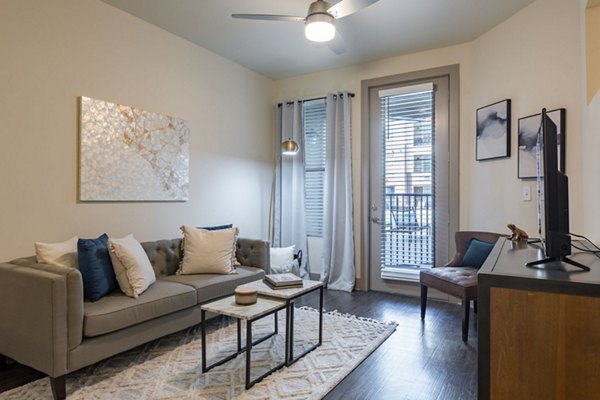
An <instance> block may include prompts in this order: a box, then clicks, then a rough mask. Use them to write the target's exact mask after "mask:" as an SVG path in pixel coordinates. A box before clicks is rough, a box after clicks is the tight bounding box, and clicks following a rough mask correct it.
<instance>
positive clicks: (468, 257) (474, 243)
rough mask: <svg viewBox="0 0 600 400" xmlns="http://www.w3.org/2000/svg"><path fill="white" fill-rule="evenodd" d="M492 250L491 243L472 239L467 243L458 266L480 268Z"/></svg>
mask: <svg viewBox="0 0 600 400" xmlns="http://www.w3.org/2000/svg"><path fill="white" fill-rule="evenodd" d="M493 248H494V244H493V243H487V242H482V241H481V240H477V239H475V238H472V239H471V240H470V241H469V246H467V251H465V255H464V257H463V259H462V261H461V263H460V264H461V265H462V266H463V267H474V268H481V266H482V265H483V263H484V262H485V260H486V259H487V258H488V256H489V255H490V252H491V251H492V249H493Z"/></svg>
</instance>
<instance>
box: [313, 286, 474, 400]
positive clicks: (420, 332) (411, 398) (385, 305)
mask: <svg viewBox="0 0 600 400" xmlns="http://www.w3.org/2000/svg"><path fill="white" fill-rule="evenodd" d="M324 303H325V305H324V306H325V309H326V310H338V311H339V312H343V313H350V314H354V315H357V316H361V317H369V318H374V319H377V320H380V321H396V322H397V323H398V327H397V328H396V331H395V332H394V333H393V334H392V335H391V336H390V337H389V338H388V339H387V340H386V341H385V342H384V343H383V344H382V345H381V346H380V347H379V348H378V349H377V350H375V352H373V354H371V355H370V356H369V357H368V358H367V359H366V360H365V361H364V362H363V363H362V364H360V365H359V366H358V367H357V368H356V369H355V370H354V371H352V373H351V374H350V375H348V376H347V377H346V379H344V380H343V381H342V382H341V383H340V384H339V385H338V386H336V387H335V388H334V389H333V390H332V391H331V392H330V393H329V394H328V395H327V396H326V397H325V399H326V400H334V399H343V400H349V399H377V400H387V399H390V400H401V399H407V400H437V399H439V400H446V399H447V400H459V399H464V400H470V399H476V398H477V331H476V329H475V323H474V322H472V323H471V326H470V330H469V341H468V343H466V344H465V343H463V341H462V336H461V317H462V308H461V306H460V305H458V304H450V303H445V302H438V301H431V300H430V301H429V302H428V304H427V313H426V316H425V322H424V323H422V322H421V316H420V312H421V308H420V301H419V299H418V298H415V297H407V296H400V295H393V294H387V293H380V292H354V293H345V292H339V291H329V292H327V293H326V296H325V301H324ZM303 305H310V306H312V307H317V306H318V302H317V301H316V299H310V301H309V302H306V303H303ZM473 320H476V318H471V321H473Z"/></svg>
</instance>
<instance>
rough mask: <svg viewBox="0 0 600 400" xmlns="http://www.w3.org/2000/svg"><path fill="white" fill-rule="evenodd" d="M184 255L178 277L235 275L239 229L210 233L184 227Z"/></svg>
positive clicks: (204, 230)
mask: <svg viewBox="0 0 600 400" xmlns="http://www.w3.org/2000/svg"><path fill="white" fill-rule="evenodd" d="M181 230H182V231H183V238H184V241H185V242H184V243H185V244H184V246H185V247H184V249H185V252H184V255H183V260H182V261H181V265H180V266H179V270H178V271H177V275H188V274H235V273H236V271H235V268H234V267H233V257H234V250H235V244H236V240H237V235H238V232H239V230H238V228H230V229H220V230H218V231H209V230H206V229H194V228H191V227H189V226H185V225H184V226H182V227H181Z"/></svg>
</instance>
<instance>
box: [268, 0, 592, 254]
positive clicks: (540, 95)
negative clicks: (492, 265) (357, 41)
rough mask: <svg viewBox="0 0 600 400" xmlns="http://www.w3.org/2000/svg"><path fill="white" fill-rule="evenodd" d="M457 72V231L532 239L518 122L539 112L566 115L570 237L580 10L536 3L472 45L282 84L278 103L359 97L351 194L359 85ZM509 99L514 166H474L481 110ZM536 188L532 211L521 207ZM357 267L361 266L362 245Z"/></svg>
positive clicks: (545, 0) (577, 219)
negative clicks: (347, 94) (515, 229)
mask: <svg viewBox="0 0 600 400" xmlns="http://www.w3.org/2000/svg"><path fill="white" fill-rule="evenodd" d="M451 64H460V228H461V229H482V230H491V231H498V232H508V230H507V229H506V224H507V223H515V224H517V225H519V226H522V227H523V228H524V229H526V230H527V231H529V232H531V233H532V234H535V231H536V230H537V228H536V226H537V224H536V208H535V204H536V203H535V199H536V197H535V194H534V192H535V181H519V180H518V179H517V121H518V118H520V117H523V116H527V115H530V114H534V113H538V112H539V111H540V110H541V108H542V107H547V108H548V109H552V108H556V107H565V108H566V109H567V121H568V122H567V135H568V139H567V140H568V142H567V143H568V144H567V173H568V174H569V178H570V185H571V192H570V198H571V202H572V204H573V205H572V207H571V210H572V222H571V226H572V230H576V231H577V230H580V229H581V225H582V221H581V220H582V217H581V216H582V213H581V201H580V199H581V190H580V187H581V182H580V181H581V180H580V175H581V163H580V161H579V160H580V131H581V107H580V97H579V96H580V93H581V57H580V12H579V5H578V4H577V2H568V1H564V0H538V1H536V2H535V3H533V4H532V5H530V6H528V7H527V8H525V9H523V10H521V11H520V12H518V13H517V14H515V15H513V16H512V17H511V18H509V19H508V20H507V21H505V22H503V23H502V24H500V25H498V26H497V27H495V28H493V29H492V30H490V31H489V32H487V33H485V34H484V35H482V36H481V37H479V38H477V39H476V40H474V41H473V42H470V43H466V44H463V45H459V46H452V47H447V48H442V49H437V50H432V51H427V52H422V53H416V54H410V55H406V56H401V57H393V58H388V59H384V60H380V61H376V62H372V63H367V64H362V65H357V66H353V67H349V68H343V69H337V70H329V71H324V72H320V73H315V74H310V75H305V76H299V77H295V78H290V79H285V80H281V81H277V82H276V83H275V97H274V100H275V101H281V100H286V99H292V98H310V97H315V96H321V95H323V94H324V93H326V92H328V91H336V90H341V89H346V90H350V91H353V92H355V93H356V97H355V98H354V103H353V114H352V126H353V141H352V145H353V157H354V161H353V167H354V181H353V183H354V187H355V190H356V191H358V190H359V189H360V188H361V182H360V170H359V165H360V162H359V160H360V154H361V149H360V137H361V134H362V132H361V115H360V102H361V93H360V83H361V80H364V79H370V78H376V77H381V76H387V75H394V74H399V73H404V72H410V71H417V70H422V69H428V68H433V67H438V66H444V65H451ZM505 98H510V99H512V106H513V112H512V125H513V127H512V137H511V139H512V145H511V155H512V156H511V157H510V158H508V159H504V160H495V161H487V162H477V161H475V131H474V127H475V110H476V108H478V107H481V106H484V105H486V104H489V103H493V102H496V101H499V100H502V99H505ZM524 185H529V186H530V188H531V191H532V193H533V194H534V195H533V201H531V202H523V201H521V190H522V187H523V186H524ZM354 199H355V238H357V239H358V238H359V237H360V236H359V235H358V232H359V230H360V223H359V221H360V209H361V204H359V202H360V199H359V197H358V196H355V197H354ZM356 248H357V257H356V259H357V260H360V254H358V251H359V250H360V247H359V246H358V245H357V246H356Z"/></svg>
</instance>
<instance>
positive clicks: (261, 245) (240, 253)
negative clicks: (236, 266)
mask: <svg viewBox="0 0 600 400" xmlns="http://www.w3.org/2000/svg"><path fill="white" fill-rule="evenodd" d="M270 249H271V247H270V245H269V242H267V241H266V240H257V239H244V238H239V239H238V241H237V252H236V258H237V260H238V261H239V262H240V264H242V265H247V266H250V267H257V268H261V269H263V270H264V271H265V273H266V274H268V273H269V272H270V271H271V251H270Z"/></svg>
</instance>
